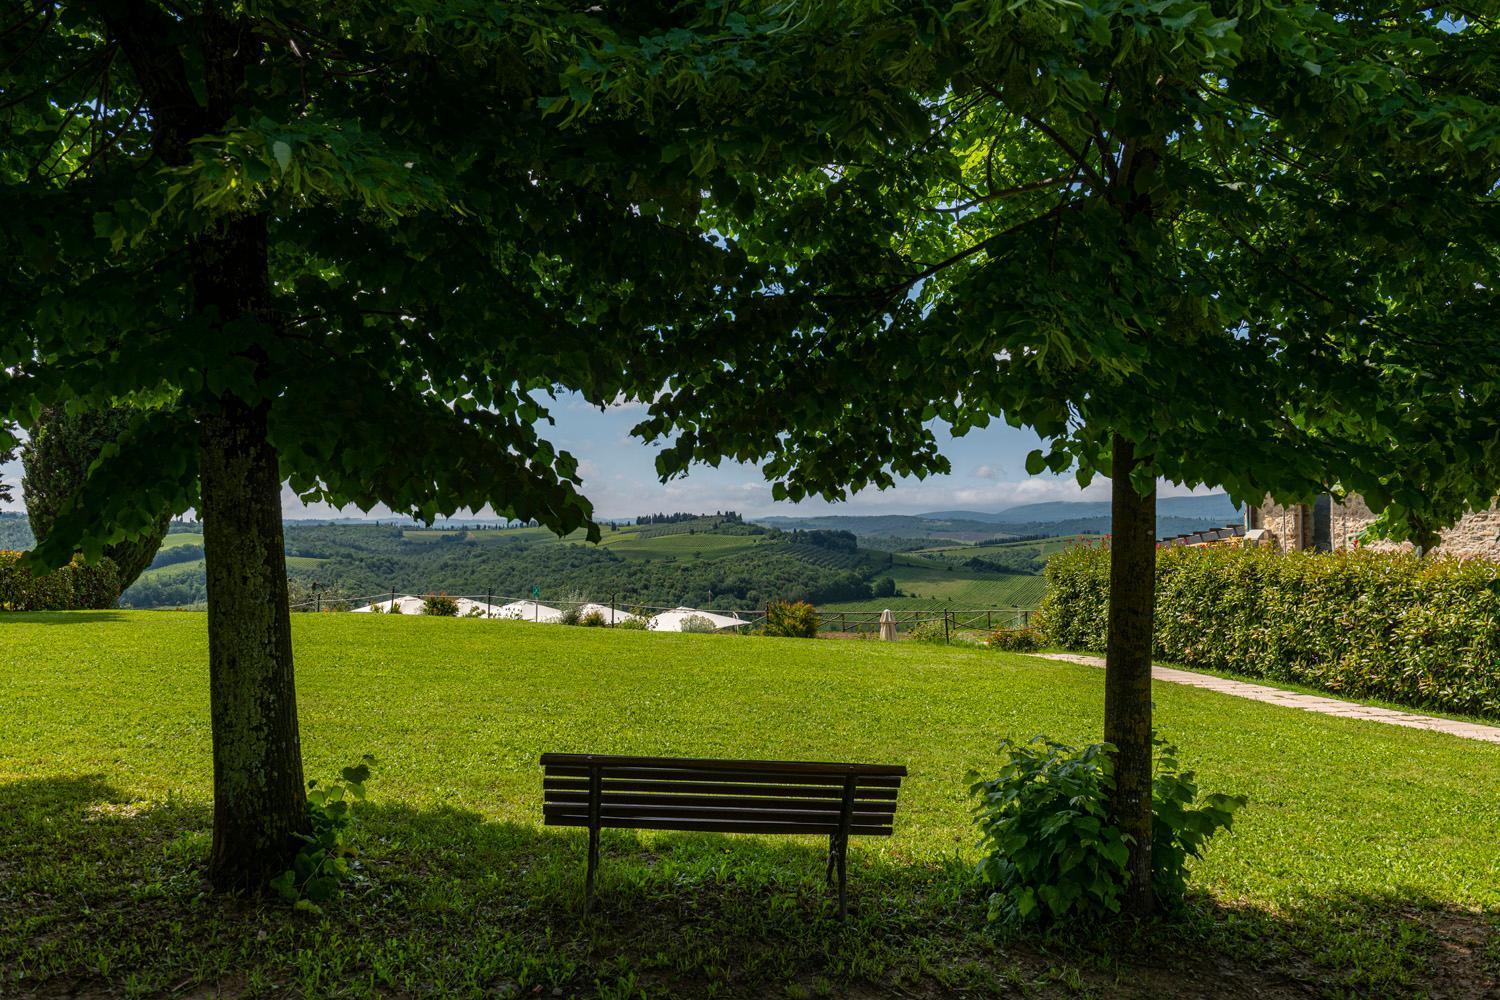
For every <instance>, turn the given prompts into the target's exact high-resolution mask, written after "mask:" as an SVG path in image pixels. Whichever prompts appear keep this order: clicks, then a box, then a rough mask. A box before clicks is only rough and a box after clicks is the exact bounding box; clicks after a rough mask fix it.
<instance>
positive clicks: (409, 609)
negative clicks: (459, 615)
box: [354, 594, 427, 615]
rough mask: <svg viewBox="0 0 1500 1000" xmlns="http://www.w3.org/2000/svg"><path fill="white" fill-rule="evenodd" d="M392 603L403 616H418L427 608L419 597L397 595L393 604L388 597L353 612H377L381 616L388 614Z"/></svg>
mask: <svg viewBox="0 0 1500 1000" xmlns="http://www.w3.org/2000/svg"><path fill="white" fill-rule="evenodd" d="M393 603H394V604H395V605H396V607H397V608H398V609H400V611H401V613H402V614H403V615H420V614H421V613H422V610H423V609H424V608H425V607H426V606H427V604H426V602H425V601H423V600H422V599H421V598H420V597H412V596H411V595H410V594H398V595H396V600H395V601H394V602H393V601H392V600H391V599H390V598H389V597H387V598H386V599H385V600H383V601H375V602H373V603H371V604H366V605H365V606H364V607H362V608H355V609H354V610H355V612H360V611H365V612H373V611H379V612H381V613H383V614H390V611H391V604H393Z"/></svg>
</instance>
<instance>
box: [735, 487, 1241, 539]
mask: <svg viewBox="0 0 1500 1000" xmlns="http://www.w3.org/2000/svg"><path fill="white" fill-rule="evenodd" d="M1156 517H1157V534H1158V535H1159V536H1170V535H1177V534H1183V533H1186V532H1192V531H1202V530H1204V529H1206V528H1222V527H1223V526H1224V525H1226V524H1231V523H1234V522H1235V521H1238V520H1239V519H1240V513H1239V509H1238V508H1237V507H1235V505H1234V502H1233V501H1231V500H1230V499H1229V495H1228V494H1227V493H1213V494H1209V495H1207V496H1190V497H1165V498H1163V499H1161V500H1158V501H1157V504H1156ZM754 521H755V522H756V523H758V524H764V525H768V526H771V527H775V528H782V529H784V530H791V529H795V528H803V529H821V530H826V531H849V532H852V533H854V534H855V535H856V536H858V537H860V538H865V539H893V538H909V539H922V538H938V539H945V540H951V541H960V542H975V541H981V540H985V539H991V538H1004V537H1012V538H1020V537H1032V536H1038V537H1039V536H1056V535H1102V534H1107V533H1108V532H1109V530H1110V520H1109V502H1108V501H1103V500H1054V501H1049V502H1047V503H1031V504H1022V505H1020V506H1016V507H1008V508H1006V509H1004V510H1000V511H978V510H940V511H930V512H928V513H926V514H870V515H859V514H829V515H822V516H816V517H785V516H776V517H757V518H754Z"/></svg>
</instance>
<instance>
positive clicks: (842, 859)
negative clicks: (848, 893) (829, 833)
mask: <svg viewBox="0 0 1500 1000" xmlns="http://www.w3.org/2000/svg"><path fill="white" fill-rule="evenodd" d="M848 861H849V841H848V840H846V839H844V838H842V837H841V838H839V919H840V920H843V919H844V916H845V914H847V913H848V912H849V906H848V901H847V899H846V897H845V894H844V874H845V869H846V867H847V865H848Z"/></svg>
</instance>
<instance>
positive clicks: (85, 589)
mask: <svg viewBox="0 0 1500 1000" xmlns="http://www.w3.org/2000/svg"><path fill="white" fill-rule="evenodd" d="M21 555H22V553H20V552H0V611H82V610H92V609H97V608H112V607H114V605H115V601H116V600H117V599H118V598H119V596H120V576H119V573H118V572H117V571H116V569H115V564H114V563H113V562H111V561H110V560H109V559H101V560H99V561H98V562H97V563H93V564H86V563H84V562H83V560H82V559H80V558H75V559H74V560H73V562H72V563H70V564H69V565H67V566H64V567H63V568H62V569H59V570H54V571H53V572H51V573H47V574H45V575H44V576H33V575H32V574H31V571H30V570H28V569H26V568H24V567H22V566H21V565H19V563H20V559H21Z"/></svg>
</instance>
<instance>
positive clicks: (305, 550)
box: [124, 515, 892, 609]
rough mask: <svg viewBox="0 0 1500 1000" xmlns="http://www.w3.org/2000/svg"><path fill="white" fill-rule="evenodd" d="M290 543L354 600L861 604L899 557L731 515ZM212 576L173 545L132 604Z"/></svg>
mask: <svg viewBox="0 0 1500 1000" xmlns="http://www.w3.org/2000/svg"><path fill="white" fill-rule="evenodd" d="M286 549H287V566H288V576H289V577H290V578H291V579H292V580H293V582H294V583H296V584H299V585H300V586H302V587H303V588H305V589H307V590H308V591H310V590H311V586H312V584H314V583H316V584H317V585H318V587H319V590H320V591H321V592H323V593H326V594H337V595H342V596H344V597H350V598H353V597H366V596H371V595H377V594H380V593H384V592H388V591H391V590H397V591H402V592H406V593H413V592H425V591H434V590H442V591H447V592H448V593H453V594H477V595H483V594H493V595H496V596H509V597H522V596H529V595H530V594H531V592H532V588H533V587H536V588H539V589H540V591H541V594H542V598H543V599H544V600H549V599H550V600H566V599H568V598H570V597H579V598H586V599H589V600H597V601H607V600H610V599H611V598H613V599H615V600H617V601H618V602H620V603H621V604H648V605H654V606H667V607H671V606H676V605H680V604H689V605H693V606H695V607H702V608H723V609H729V608H755V607H760V606H763V605H764V604H765V603H767V602H768V601H772V600H809V601H813V602H815V603H827V602H833V601H856V600H863V599H867V598H870V597H873V596H878V595H879V594H880V593H881V592H882V590H883V592H885V593H890V592H891V591H892V585H891V584H889V583H887V584H885V585H884V588H882V586H881V582H882V579H883V578H885V577H887V576H889V568H890V566H891V564H892V556H891V554H890V553H889V552H884V551H878V550H866V549H862V548H860V546H859V544H858V542H857V540H856V539H855V538H854V536H853V535H850V534H848V533H845V532H828V531H793V532H783V531H780V530H777V529H774V528H765V527H762V526H759V525H747V524H744V523H742V522H740V521H739V520H738V518H734V517H731V516H724V515H718V516H707V517H700V518H695V519H691V520H687V519H681V518H678V519H675V520H670V521H662V520H658V521H655V522H653V523H647V524H643V525H621V526H616V527H613V528H609V527H607V528H605V530H604V533H603V538H602V539H601V541H600V543H599V544H597V545H594V544H591V543H589V542H587V541H585V540H584V538H583V536H582V534H581V533H579V534H577V535H572V536H569V537H567V538H564V539H557V538H556V537H554V536H553V535H551V534H550V533H549V532H547V531H546V530H544V529H540V528H508V529H490V530H463V531H439V530H423V529H410V528H402V527H398V526H384V525H299V524H291V525H288V526H287V529H286ZM185 555H186V554H184V556H185ZM203 579H204V578H203V564H202V561H201V558H193V559H190V558H178V556H177V555H175V554H173V555H168V554H167V553H164V554H163V558H160V559H158V561H157V564H156V565H155V566H154V567H153V568H152V569H151V570H149V571H148V572H147V573H146V574H145V575H144V576H143V577H142V579H141V580H140V581H139V582H138V583H137V584H136V585H135V586H134V587H132V588H131V590H130V591H129V592H127V593H126V595H125V598H124V602H125V603H126V604H128V605H130V606H133V607H173V606H182V605H191V604H196V603H199V602H201V601H202V600H203V597H204V594H203Z"/></svg>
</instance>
